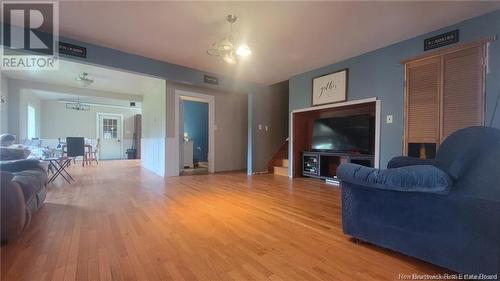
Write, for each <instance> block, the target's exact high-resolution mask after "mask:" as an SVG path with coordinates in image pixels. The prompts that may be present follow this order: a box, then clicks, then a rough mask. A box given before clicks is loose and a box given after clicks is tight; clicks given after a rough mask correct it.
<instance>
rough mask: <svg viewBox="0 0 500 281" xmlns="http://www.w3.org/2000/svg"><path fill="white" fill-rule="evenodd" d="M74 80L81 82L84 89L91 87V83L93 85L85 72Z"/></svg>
mask: <svg viewBox="0 0 500 281" xmlns="http://www.w3.org/2000/svg"><path fill="white" fill-rule="evenodd" d="M75 80H76V81H78V82H81V83H82V87H85V88H86V87H89V86H90V85H92V83H94V80H93V79H90V78H89V74H88V73H87V72H83V73H82V74H80V75H79V76H78V77H76V78H75Z"/></svg>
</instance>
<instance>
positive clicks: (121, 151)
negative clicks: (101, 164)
mask: <svg viewBox="0 0 500 281" xmlns="http://www.w3.org/2000/svg"><path fill="white" fill-rule="evenodd" d="M101 115H110V116H118V117H120V127H121V129H120V159H124V158H125V157H123V114H119V113H104V112H97V113H96V121H95V122H96V123H95V124H96V126H95V130H96V132H95V138H96V139H97V138H99V131H100V130H99V129H100V127H101V124H100V123H101V122H99V119H100V117H101ZM100 154H101V148H99V152H98V154H97V159H98V160H101V159H100V158H101V155H100Z"/></svg>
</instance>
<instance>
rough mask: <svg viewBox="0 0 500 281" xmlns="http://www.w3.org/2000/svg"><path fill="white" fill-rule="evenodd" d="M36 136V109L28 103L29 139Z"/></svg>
mask: <svg viewBox="0 0 500 281" xmlns="http://www.w3.org/2000/svg"><path fill="white" fill-rule="evenodd" d="M35 137H36V111H35V108H34V107H33V106H31V105H28V139H32V138H35Z"/></svg>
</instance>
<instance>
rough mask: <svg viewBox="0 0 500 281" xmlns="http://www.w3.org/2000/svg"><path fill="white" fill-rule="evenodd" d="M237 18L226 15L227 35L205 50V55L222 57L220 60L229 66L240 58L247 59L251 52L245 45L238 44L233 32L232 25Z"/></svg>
mask: <svg viewBox="0 0 500 281" xmlns="http://www.w3.org/2000/svg"><path fill="white" fill-rule="evenodd" d="M237 19H238V18H237V17H236V16H235V15H228V16H227V17H226V20H227V22H229V24H230V27H229V33H228V34H227V35H226V36H225V37H224V38H222V39H220V40H218V41H215V42H214V43H213V44H212V47H211V48H210V49H208V50H207V54H209V55H210V56H215V57H222V59H223V60H224V61H225V62H226V63H229V64H235V63H237V62H238V61H239V59H240V58H244V57H248V56H250V55H251V54H252V50H251V49H250V47H248V45H247V44H245V43H242V42H239V41H238V40H237V38H236V34H235V33H234V32H233V23H235V22H236V20H237Z"/></svg>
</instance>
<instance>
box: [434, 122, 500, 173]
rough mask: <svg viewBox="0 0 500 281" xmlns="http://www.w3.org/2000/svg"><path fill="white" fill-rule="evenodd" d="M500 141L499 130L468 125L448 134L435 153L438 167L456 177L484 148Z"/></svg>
mask: <svg viewBox="0 0 500 281" xmlns="http://www.w3.org/2000/svg"><path fill="white" fill-rule="evenodd" d="M499 141H500V130H498V129H496V128H491V127H481V126H477V127H468V128H465V129H461V130H458V131H456V132H454V133H453V134H451V135H450V136H448V137H447V138H446V140H445V141H444V142H443V143H442V144H441V146H440V148H439V150H438V151H437V154H436V161H437V163H438V166H439V168H441V169H442V170H444V171H446V172H447V173H448V174H449V175H450V176H451V177H452V178H453V179H458V178H459V177H460V176H461V175H462V174H463V173H464V172H465V170H466V169H467V167H468V166H469V165H470V164H471V162H473V160H474V159H475V158H476V157H477V156H478V155H479V154H481V153H482V152H483V151H484V150H486V149H489V148H491V147H492V146H495V145H496V144H498V142H499Z"/></svg>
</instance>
